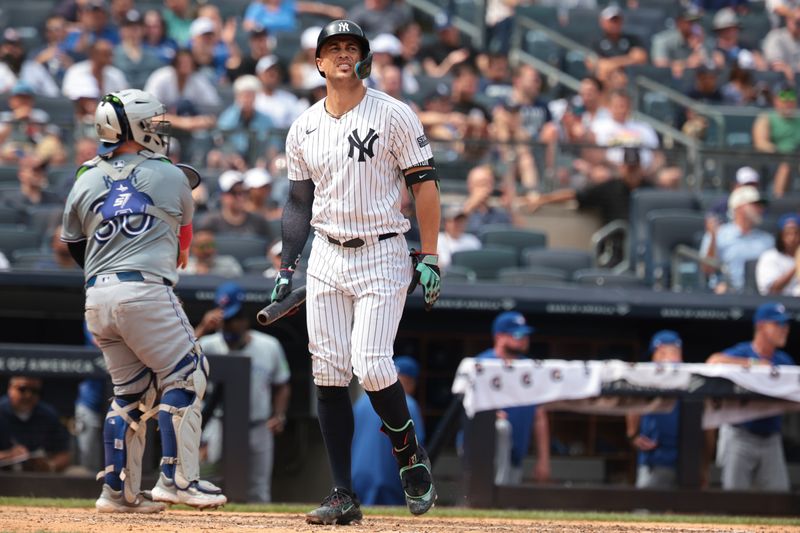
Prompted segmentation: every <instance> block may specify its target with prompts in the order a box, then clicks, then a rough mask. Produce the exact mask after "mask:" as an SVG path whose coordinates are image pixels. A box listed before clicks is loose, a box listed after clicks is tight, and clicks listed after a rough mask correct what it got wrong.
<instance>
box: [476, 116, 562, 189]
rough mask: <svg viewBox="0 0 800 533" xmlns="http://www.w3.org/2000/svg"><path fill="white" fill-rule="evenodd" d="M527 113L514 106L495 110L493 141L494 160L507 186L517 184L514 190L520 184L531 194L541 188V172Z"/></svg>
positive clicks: (548, 124)
mask: <svg viewBox="0 0 800 533" xmlns="http://www.w3.org/2000/svg"><path fill="white" fill-rule="evenodd" d="M525 109H526V108H524V107H521V106H520V105H518V104H512V103H506V104H503V105H499V106H496V107H495V108H494V112H493V115H494V117H493V120H492V124H491V126H490V138H491V140H492V141H494V143H493V151H494V153H495V158H496V160H497V163H498V165H499V166H500V168H501V169H503V170H501V173H502V174H503V175H504V177H505V178H506V179H507V180H508V183H509V184H515V185H513V186H515V187H516V183H519V184H520V185H522V187H523V188H524V189H525V190H528V191H531V190H534V189H536V187H538V186H539V171H538V169H537V168H536V160H535V158H534V155H533V150H532V149H531V146H530V144H531V142H532V140H533V138H532V137H531V134H530V130H529V129H528V128H527V127H525V124H524V123H523V121H524V120H525V119H524V115H523V112H524V111H525ZM545 109H546V108H545ZM547 126H548V127H552V126H553V123H551V122H548V123H547ZM556 135H557V134H556ZM548 140H549V139H548ZM553 140H554V139H553ZM509 186H511V185H509Z"/></svg>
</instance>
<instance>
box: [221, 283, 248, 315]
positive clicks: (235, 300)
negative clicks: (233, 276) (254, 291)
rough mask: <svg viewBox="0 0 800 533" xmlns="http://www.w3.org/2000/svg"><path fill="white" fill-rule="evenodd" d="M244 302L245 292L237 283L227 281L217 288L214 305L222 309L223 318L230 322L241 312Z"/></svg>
mask: <svg viewBox="0 0 800 533" xmlns="http://www.w3.org/2000/svg"><path fill="white" fill-rule="evenodd" d="M243 302H244V291H243V290H242V287H240V286H239V284H238V283H236V282H235V281H226V282H225V283H223V284H222V285H220V286H219V287H217V294H216V295H215V296H214V303H215V304H217V307H220V308H222V318H223V319H225V320H228V319H229V318H231V317H233V316H235V315H236V313H238V312H239V311H241V309H242V303H243Z"/></svg>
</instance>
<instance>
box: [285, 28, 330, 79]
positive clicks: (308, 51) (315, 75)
mask: <svg viewBox="0 0 800 533" xmlns="http://www.w3.org/2000/svg"><path fill="white" fill-rule="evenodd" d="M321 31H322V28H321V27H319V26H312V27H310V28H307V29H306V30H305V31H303V33H302V34H301V35H300V51H299V52H297V55H295V56H294V58H292V63H291V64H290V65H289V85H291V87H292V91H293V92H295V93H299V92H300V91H308V90H309V89H310V88H311V87H312V86H314V85H315V84H316V83H317V80H319V77H320V76H319V71H318V70H317V62H316V59H315V54H316V50H317V37H319V32H321Z"/></svg>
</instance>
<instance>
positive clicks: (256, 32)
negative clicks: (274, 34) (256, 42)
mask: <svg viewBox="0 0 800 533" xmlns="http://www.w3.org/2000/svg"><path fill="white" fill-rule="evenodd" d="M248 34H249V35H250V37H263V36H265V35H268V34H269V31H268V30H267V28H265V27H264V26H262V25H261V24H256V25H254V26H253V27H252V28H250V31H249V32H248Z"/></svg>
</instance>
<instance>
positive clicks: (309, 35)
mask: <svg viewBox="0 0 800 533" xmlns="http://www.w3.org/2000/svg"><path fill="white" fill-rule="evenodd" d="M321 31H322V27H320V26H311V27H310V28H308V29H307V30H305V31H304V32H303V33H302V35H300V47H301V48H303V49H305V50H307V49H309V48H313V49H314V50H316V49H317V37H319V32H321Z"/></svg>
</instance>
